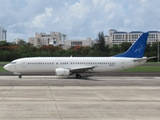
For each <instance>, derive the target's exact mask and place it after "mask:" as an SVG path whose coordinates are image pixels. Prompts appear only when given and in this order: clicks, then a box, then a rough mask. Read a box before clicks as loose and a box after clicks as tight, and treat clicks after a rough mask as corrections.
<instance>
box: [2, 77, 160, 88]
mask: <svg viewBox="0 0 160 120" xmlns="http://www.w3.org/2000/svg"><path fill="white" fill-rule="evenodd" d="M0 86H160V77H153V76H151V77H149V76H143V77H120V76H118V77H113V76H112V77H107V76H102V77H101V76H98V77H96V76H87V77H83V78H82V79H77V78H75V76H71V77H56V76H23V77H22V78H21V79H19V78H18V77H17V76H0Z"/></svg>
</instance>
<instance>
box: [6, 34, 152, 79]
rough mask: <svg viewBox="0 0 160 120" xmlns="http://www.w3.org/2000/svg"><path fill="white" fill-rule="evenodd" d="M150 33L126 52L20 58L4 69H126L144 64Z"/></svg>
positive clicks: (20, 72) (60, 71) (67, 72)
mask: <svg viewBox="0 0 160 120" xmlns="http://www.w3.org/2000/svg"><path fill="white" fill-rule="evenodd" d="M148 34H149V33H143V34H142V35H141V36H140V37H139V38H138V40H137V41H136V42H135V43H134V44H133V45H132V46H131V47H130V48H129V49H128V50H127V51H126V52H124V53H122V54H118V55H115V56H111V57H30V58H20V59H16V60H14V61H12V62H11V63H9V64H7V65H5V66H4V69H6V70H8V71H10V72H13V73H14V74H17V75H19V78H21V77H22V75H23V74H26V73H47V72H53V73H55V74H56V75H57V76H69V75H72V74H76V77H77V78H81V75H80V74H81V73H84V72H89V73H94V72H96V73H102V72H109V71H118V70H124V69H127V68H132V67H135V66H138V65H141V64H144V63H145V62H146V60H147V59H151V58H153V57H151V58H147V57H143V55H144V51H145V47H146V43H147V38H148Z"/></svg>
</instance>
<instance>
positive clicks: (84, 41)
mask: <svg viewBox="0 0 160 120" xmlns="http://www.w3.org/2000/svg"><path fill="white" fill-rule="evenodd" d="M94 43H95V40H91V38H87V39H81V40H79V39H74V40H65V43H64V49H68V48H70V47H72V46H93V44H94Z"/></svg>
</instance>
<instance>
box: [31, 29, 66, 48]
mask: <svg viewBox="0 0 160 120" xmlns="http://www.w3.org/2000/svg"><path fill="white" fill-rule="evenodd" d="M66 39H67V36H66V35H65V34H61V33H60V32H51V33H50V34H46V33H36V34H35V37H30V38H29V39H28V42H29V43H31V44H33V45H34V46H42V45H54V46H58V45H64V41H65V40H66Z"/></svg>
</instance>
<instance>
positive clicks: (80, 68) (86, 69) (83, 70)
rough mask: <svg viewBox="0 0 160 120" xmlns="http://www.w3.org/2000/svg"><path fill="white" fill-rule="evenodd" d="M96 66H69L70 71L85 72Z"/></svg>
mask: <svg viewBox="0 0 160 120" xmlns="http://www.w3.org/2000/svg"><path fill="white" fill-rule="evenodd" d="M95 67H97V66H83V67H75V68H70V69H69V70H70V72H72V73H76V72H86V71H89V70H93V69H94V68H95Z"/></svg>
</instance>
